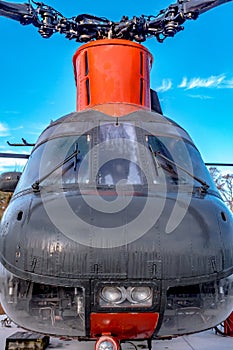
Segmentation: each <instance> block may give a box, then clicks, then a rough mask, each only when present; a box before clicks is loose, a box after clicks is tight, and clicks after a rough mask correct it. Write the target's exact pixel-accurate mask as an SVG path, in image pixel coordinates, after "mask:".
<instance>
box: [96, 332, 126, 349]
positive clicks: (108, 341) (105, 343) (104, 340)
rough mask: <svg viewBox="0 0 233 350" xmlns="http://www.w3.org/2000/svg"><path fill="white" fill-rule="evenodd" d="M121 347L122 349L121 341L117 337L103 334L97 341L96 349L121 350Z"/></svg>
mask: <svg viewBox="0 0 233 350" xmlns="http://www.w3.org/2000/svg"><path fill="white" fill-rule="evenodd" d="M119 349H120V344H119V342H118V341H117V340H116V339H115V338H113V337H111V336H109V335H103V336H102V337H100V338H99V339H98V340H97V342H96V343H95V350H119Z"/></svg>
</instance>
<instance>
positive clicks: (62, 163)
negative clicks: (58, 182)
mask: <svg viewBox="0 0 233 350" xmlns="http://www.w3.org/2000/svg"><path fill="white" fill-rule="evenodd" d="M79 152H80V151H79V150H78V144H77V143H76V144H75V150H74V152H73V153H72V154H71V155H70V156H68V157H67V158H65V159H64V160H63V161H62V162H60V163H59V164H57V165H56V166H55V167H54V168H53V169H52V170H51V171H50V172H49V173H47V174H46V175H44V176H42V177H41V178H40V179H38V180H37V181H35V182H34V183H33V184H32V188H33V191H39V190H40V183H41V182H42V181H44V180H45V179H47V178H48V177H49V176H50V175H51V174H53V173H54V172H55V171H56V170H57V169H59V168H60V167H62V166H63V165H65V164H66V163H68V162H69V161H70V160H71V159H72V158H74V157H75V160H74V171H76V169H77V162H78V157H77V155H78V154H79Z"/></svg>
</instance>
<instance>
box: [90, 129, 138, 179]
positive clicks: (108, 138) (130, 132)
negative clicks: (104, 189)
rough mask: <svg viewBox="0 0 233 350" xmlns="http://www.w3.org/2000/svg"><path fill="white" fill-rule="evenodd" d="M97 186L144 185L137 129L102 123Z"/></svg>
mask: <svg viewBox="0 0 233 350" xmlns="http://www.w3.org/2000/svg"><path fill="white" fill-rule="evenodd" d="M98 157H99V164H98V173H97V177H96V183H97V185H116V184H118V183H122V184H133V185H141V184H142V183H143V174H142V170H141V166H140V157H139V149H138V142H137V135H136V129H135V127H134V125H132V124H127V123H119V124H116V123H111V124H109V123H101V125H100V128H99V150H98Z"/></svg>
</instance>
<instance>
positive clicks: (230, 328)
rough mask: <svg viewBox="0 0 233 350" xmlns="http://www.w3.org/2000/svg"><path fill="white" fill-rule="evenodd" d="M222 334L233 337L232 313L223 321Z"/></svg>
mask: <svg viewBox="0 0 233 350" xmlns="http://www.w3.org/2000/svg"><path fill="white" fill-rule="evenodd" d="M224 334H225V335H228V336H230V337H233V312H232V313H231V314H230V316H229V317H228V318H227V319H226V320H225V321H224Z"/></svg>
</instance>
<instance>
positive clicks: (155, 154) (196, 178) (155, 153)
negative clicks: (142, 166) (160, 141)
mask: <svg viewBox="0 0 233 350" xmlns="http://www.w3.org/2000/svg"><path fill="white" fill-rule="evenodd" d="M153 154H154V156H155V157H157V156H159V157H161V158H162V159H164V160H166V161H167V162H169V163H170V164H172V165H174V166H176V167H177V168H178V169H180V170H182V171H183V172H184V173H185V174H187V175H189V176H190V177H192V178H193V179H194V180H196V181H198V182H199V183H200V184H201V185H202V187H203V190H204V191H207V190H208V188H209V187H210V186H209V185H208V184H207V183H206V182H205V181H203V180H201V179H200V178H199V177H197V176H195V175H193V174H192V173H190V172H189V171H188V170H187V169H185V168H183V167H182V166H181V165H179V164H177V163H176V162H173V161H172V160H171V159H169V158H167V157H166V156H164V155H163V154H161V153H160V152H159V151H158V152H154V151H153ZM177 175H178V174H177Z"/></svg>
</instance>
